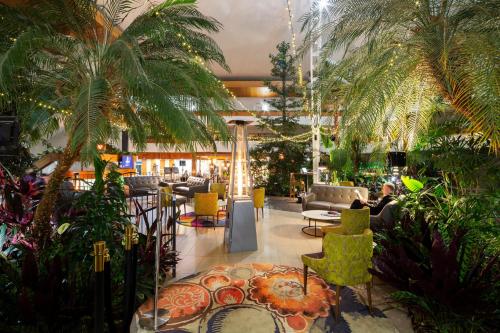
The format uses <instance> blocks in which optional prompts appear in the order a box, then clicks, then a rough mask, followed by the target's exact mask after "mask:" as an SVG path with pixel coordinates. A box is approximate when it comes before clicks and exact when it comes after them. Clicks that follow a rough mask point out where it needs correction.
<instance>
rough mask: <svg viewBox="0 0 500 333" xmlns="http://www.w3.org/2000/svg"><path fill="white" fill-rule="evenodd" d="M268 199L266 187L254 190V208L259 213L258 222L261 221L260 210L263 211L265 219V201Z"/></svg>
mask: <svg viewBox="0 0 500 333" xmlns="http://www.w3.org/2000/svg"><path fill="white" fill-rule="evenodd" d="M265 198H266V189H265V188H264V187H261V188H256V189H254V190H253V206H254V208H255V211H256V212H257V221H258V220H259V209H262V217H264V199H265Z"/></svg>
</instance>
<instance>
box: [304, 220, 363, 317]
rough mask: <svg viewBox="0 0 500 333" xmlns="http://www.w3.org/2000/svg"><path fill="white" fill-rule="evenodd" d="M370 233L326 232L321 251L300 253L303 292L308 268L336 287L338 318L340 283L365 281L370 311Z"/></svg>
mask: <svg viewBox="0 0 500 333" xmlns="http://www.w3.org/2000/svg"><path fill="white" fill-rule="evenodd" d="M372 244H373V233H372V231H371V230H370V229H365V230H364V231H363V232H362V233H361V234H357V235H343V234H338V233H337V232H330V233H328V234H326V235H325V238H324V239H323V249H324V250H323V252H321V253H313V254H305V255H302V258H301V259H302V262H303V263H304V294H307V273H308V268H309V267H310V268H312V269H313V270H314V271H315V272H316V273H317V274H318V275H319V276H320V277H321V278H323V279H324V280H325V281H326V282H328V283H333V284H335V286H336V290H335V299H336V302H335V318H336V319H337V320H338V319H339V317H340V292H341V287H343V286H355V285H360V284H365V285H366V289H367V294H368V307H369V309H370V312H371V310H372V296H371V281H372V276H371V274H370V273H369V272H368V269H369V268H371V267H372V256H373V245H372Z"/></svg>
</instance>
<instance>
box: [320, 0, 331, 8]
mask: <svg viewBox="0 0 500 333" xmlns="http://www.w3.org/2000/svg"><path fill="white" fill-rule="evenodd" d="M328 3H329V0H319V1H318V6H319V9H321V10H323V9H325V8H326V7H327V6H328Z"/></svg>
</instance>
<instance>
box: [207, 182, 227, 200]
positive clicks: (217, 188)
mask: <svg viewBox="0 0 500 333" xmlns="http://www.w3.org/2000/svg"><path fill="white" fill-rule="evenodd" d="M210 193H217V194H218V195H219V200H225V199H226V184H224V183H212V184H211V185H210Z"/></svg>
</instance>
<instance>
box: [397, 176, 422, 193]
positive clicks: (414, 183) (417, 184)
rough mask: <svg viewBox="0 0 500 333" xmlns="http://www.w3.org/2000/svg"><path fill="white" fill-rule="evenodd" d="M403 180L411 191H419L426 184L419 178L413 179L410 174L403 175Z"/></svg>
mask: <svg viewBox="0 0 500 333" xmlns="http://www.w3.org/2000/svg"><path fill="white" fill-rule="evenodd" d="M401 181H402V182H403V184H404V185H405V186H406V188H407V189H409V190H410V191H411V192H418V191H420V190H421V189H423V188H424V184H422V182H421V181H419V180H417V179H412V178H410V177H408V176H402V177H401Z"/></svg>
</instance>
